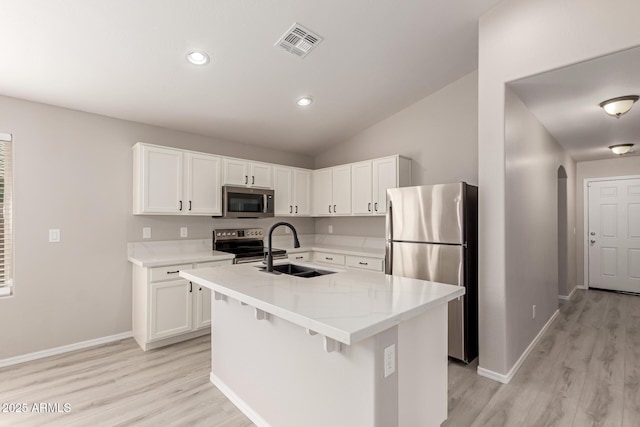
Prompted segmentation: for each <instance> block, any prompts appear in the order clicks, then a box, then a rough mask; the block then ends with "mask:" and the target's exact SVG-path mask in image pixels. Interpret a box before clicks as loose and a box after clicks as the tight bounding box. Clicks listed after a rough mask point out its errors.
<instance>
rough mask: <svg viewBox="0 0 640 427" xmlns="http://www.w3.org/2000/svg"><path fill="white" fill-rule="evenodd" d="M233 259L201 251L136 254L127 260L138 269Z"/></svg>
mask: <svg viewBox="0 0 640 427" xmlns="http://www.w3.org/2000/svg"><path fill="white" fill-rule="evenodd" d="M233 258H234V255H233V254H230V253H228V252H220V251H212V250H208V251H202V252H183V253H180V252H176V253H168V254H165V253H159V254H153V253H149V254H138V255H129V257H128V259H129V261H130V262H132V263H133V264H135V265H139V266H140V267H160V266H163V265H173V264H195V263H199V262H209V261H224V260H231V259H233Z"/></svg>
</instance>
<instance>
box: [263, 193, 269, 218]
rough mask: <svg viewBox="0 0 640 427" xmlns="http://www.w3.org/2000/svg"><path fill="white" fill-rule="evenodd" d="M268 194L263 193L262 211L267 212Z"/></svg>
mask: <svg viewBox="0 0 640 427" xmlns="http://www.w3.org/2000/svg"><path fill="white" fill-rule="evenodd" d="M267 202H268V201H267V195H266V194H263V195H262V213H265V214H266V213H267Z"/></svg>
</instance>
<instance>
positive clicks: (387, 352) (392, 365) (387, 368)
mask: <svg viewBox="0 0 640 427" xmlns="http://www.w3.org/2000/svg"><path fill="white" fill-rule="evenodd" d="M395 371H396V345H395V344H391V345H390V346H389V347H385V349H384V377H385V378H387V377H388V376H389V375H391V374H393V373H394V372H395Z"/></svg>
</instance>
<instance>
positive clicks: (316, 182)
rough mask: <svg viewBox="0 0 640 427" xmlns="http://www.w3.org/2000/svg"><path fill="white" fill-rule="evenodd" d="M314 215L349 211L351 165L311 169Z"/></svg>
mask: <svg viewBox="0 0 640 427" xmlns="http://www.w3.org/2000/svg"><path fill="white" fill-rule="evenodd" d="M312 194H313V210H314V215H320V216H325V215H349V214H350V213H351V165H343V166H335V167H332V168H326V169H319V170H315V171H313V191H312Z"/></svg>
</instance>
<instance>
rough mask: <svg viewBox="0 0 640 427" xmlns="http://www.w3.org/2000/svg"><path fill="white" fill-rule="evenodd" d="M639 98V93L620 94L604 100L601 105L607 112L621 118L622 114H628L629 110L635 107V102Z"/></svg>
mask: <svg viewBox="0 0 640 427" xmlns="http://www.w3.org/2000/svg"><path fill="white" fill-rule="evenodd" d="M638 98H639V97H638V95H627V96H619V97H618V98H611V99H607V100H606V101H602V102H601V103H600V106H601V107H602V108H603V109H604V111H605V113H607V114H608V115H610V116H613V117H615V118H617V119H619V118H620V116H623V115H625V114H627V113H628V112H629V110H631V107H633V104H635V102H636V101H637V100H638Z"/></svg>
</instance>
